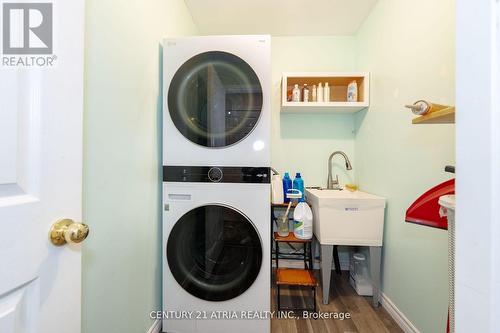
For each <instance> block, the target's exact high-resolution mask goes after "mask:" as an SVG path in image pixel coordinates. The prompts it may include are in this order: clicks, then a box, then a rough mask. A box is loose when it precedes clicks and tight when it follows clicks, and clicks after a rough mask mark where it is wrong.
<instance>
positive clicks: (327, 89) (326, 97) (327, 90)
mask: <svg viewBox="0 0 500 333" xmlns="http://www.w3.org/2000/svg"><path fill="white" fill-rule="evenodd" d="M323 101H324V102H330V86H328V82H325V88H323Z"/></svg>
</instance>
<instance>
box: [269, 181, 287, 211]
mask: <svg viewBox="0 0 500 333" xmlns="http://www.w3.org/2000/svg"><path fill="white" fill-rule="evenodd" d="M284 201H285V200H284V195H283V180H282V179H281V176H280V175H273V176H272V177H271V202H272V203H273V204H282V203H283V202H284Z"/></svg>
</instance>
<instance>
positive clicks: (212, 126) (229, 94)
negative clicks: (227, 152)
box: [168, 51, 262, 148]
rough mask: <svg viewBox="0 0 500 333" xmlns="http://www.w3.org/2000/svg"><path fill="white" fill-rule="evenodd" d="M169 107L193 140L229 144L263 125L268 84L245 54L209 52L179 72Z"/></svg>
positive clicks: (177, 124)
mask: <svg viewBox="0 0 500 333" xmlns="http://www.w3.org/2000/svg"><path fill="white" fill-rule="evenodd" d="M168 110H169V113H170V117H171V119H172V121H173V123H174V125H175V127H177V129H178V130H179V131H180V132H181V133H182V135H183V136H184V137H186V138H187V139H188V140H190V141H191V142H194V143H196V144H198V145H201V146H205V147H209V148H220V147H226V146H230V145H232V144H235V143H237V142H238V141H240V140H243V139H244V138H245V137H246V136H247V135H248V134H250V132H251V131H252V130H253V128H254V127H255V126H256V125H257V122H258V120H259V117H260V113H261V110H262V87H261V84H260V82H259V79H258V77H257V74H255V72H254V70H253V69H252V67H250V65H249V64H248V63H246V62H245V61H244V60H243V59H241V58H240V57H237V56H235V55H233V54H231V53H227V52H221V51H211V52H205V53H201V54H198V55H196V56H194V57H192V58H191V59H189V60H188V61H186V62H185V63H184V64H183V65H182V66H181V67H180V68H179V69H178V71H177V72H176V73H175V75H174V77H173V78H172V81H171V83H170V86H169V89H168Z"/></svg>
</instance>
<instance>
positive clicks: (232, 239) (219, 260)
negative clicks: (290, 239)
mask: <svg viewBox="0 0 500 333" xmlns="http://www.w3.org/2000/svg"><path fill="white" fill-rule="evenodd" d="M166 254H167V261H168V266H169V268H170V271H171V272H172V275H173V276H174V278H175V280H176V281H177V282H178V283H179V285H181V287H182V288H184V289H185V290H186V291H187V292H189V293H190V294H191V295H193V296H196V297H198V298H201V299H204V300H207V301H225V300H229V299H232V298H234V297H237V296H238V295H241V294H242V293H243V292H245V290H247V289H248V288H249V287H250V286H251V285H252V284H253V282H254V281H255V279H256V278H257V276H258V275H259V271H260V267H261V264H262V246H261V241H260V237H259V235H258V233H257V230H255V227H254V226H253V224H252V222H250V220H249V219H248V218H246V217H245V216H244V215H242V214H241V213H240V212H238V211H236V210H234V209H231V208H229V207H226V206H219V205H209V206H202V207H198V208H196V209H193V210H191V211H189V212H188V213H186V214H185V215H184V216H182V217H181V218H180V220H179V221H177V222H176V224H175V225H174V227H173V228H172V231H171V232H170V235H169V237H168V241H167V253H166Z"/></svg>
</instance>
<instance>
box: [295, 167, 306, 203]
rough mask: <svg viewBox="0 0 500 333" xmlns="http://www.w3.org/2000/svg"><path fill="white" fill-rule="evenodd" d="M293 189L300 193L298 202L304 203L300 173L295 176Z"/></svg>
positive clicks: (302, 181) (302, 182)
mask: <svg viewBox="0 0 500 333" xmlns="http://www.w3.org/2000/svg"><path fill="white" fill-rule="evenodd" d="M293 188H294V189H296V190H299V191H300V192H302V198H300V199H299V202H304V201H306V200H305V197H306V196H305V192H304V180H303V179H302V177H301V176H300V172H297V173H296V174H295V179H294V180H293Z"/></svg>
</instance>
